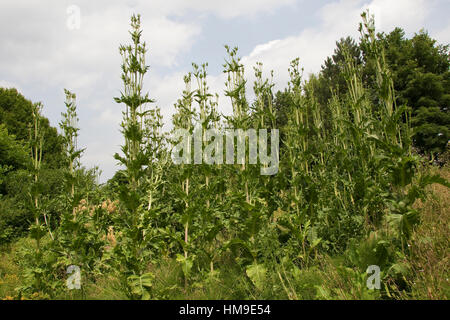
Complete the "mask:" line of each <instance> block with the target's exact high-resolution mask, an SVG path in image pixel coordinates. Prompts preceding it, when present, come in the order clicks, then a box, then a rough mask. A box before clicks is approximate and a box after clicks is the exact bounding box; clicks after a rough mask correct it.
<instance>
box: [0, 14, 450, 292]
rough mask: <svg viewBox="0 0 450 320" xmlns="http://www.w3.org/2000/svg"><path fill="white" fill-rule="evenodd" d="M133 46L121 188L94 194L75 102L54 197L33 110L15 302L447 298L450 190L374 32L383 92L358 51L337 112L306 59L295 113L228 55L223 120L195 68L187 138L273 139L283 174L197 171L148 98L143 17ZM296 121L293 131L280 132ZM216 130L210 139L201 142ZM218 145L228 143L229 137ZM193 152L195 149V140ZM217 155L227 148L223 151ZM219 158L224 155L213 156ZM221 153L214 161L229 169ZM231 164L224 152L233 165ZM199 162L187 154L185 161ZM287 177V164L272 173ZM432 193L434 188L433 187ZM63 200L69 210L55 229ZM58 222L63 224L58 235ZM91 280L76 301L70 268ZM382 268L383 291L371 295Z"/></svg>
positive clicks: (296, 83) (373, 59)
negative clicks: (256, 133)
mask: <svg viewBox="0 0 450 320" xmlns="http://www.w3.org/2000/svg"><path fill="white" fill-rule="evenodd" d="M131 25H132V30H131V32H130V33H131V37H132V44H131V45H129V46H121V47H120V53H121V54H122V57H123V65H122V71H123V75H122V80H123V85H124V87H123V90H122V92H121V96H120V97H118V98H115V101H116V102H117V103H119V104H121V105H124V106H125V110H124V112H123V121H122V123H121V127H122V133H123V135H124V140H125V142H124V145H123V146H122V152H121V154H116V155H115V158H116V160H117V161H118V162H119V163H120V164H121V165H122V168H123V170H120V171H119V172H118V173H117V174H116V176H115V177H114V179H112V180H111V181H110V183H109V184H108V185H106V186H92V185H91V186H90V187H86V186H84V185H83V184H81V183H80V177H79V172H80V171H79V170H80V164H79V161H78V159H79V157H80V155H81V154H82V152H83V151H82V150H79V149H78V148H77V143H76V137H77V134H78V129H77V128H76V125H75V123H76V119H77V114H76V96H75V95H74V94H73V93H71V92H69V91H66V110H67V111H66V112H65V113H63V120H62V121H61V123H60V127H61V130H62V132H63V137H64V145H65V151H66V158H67V165H66V170H65V177H64V181H65V193H62V195H60V196H58V197H55V199H50V200H48V199H44V198H43V197H41V196H40V195H41V192H40V191H41V189H42V185H41V184H40V172H41V161H42V152H41V151H42V148H43V143H45V141H43V139H42V135H41V131H40V124H41V119H42V117H41V107H42V106H41V105H40V104H36V105H35V108H34V109H33V121H34V122H33V127H32V128H31V131H30V132H31V133H32V134H31V135H30V146H31V150H32V157H31V160H32V174H33V178H34V179H33V181H34V182H33V183H32V184H31V187H30V191H29V196H30V204H29V205H30V207H31V208H32V212H33V214H34V222H33V224H32V226H31V228H30V231H29V236H28V237H27V238H22V239H20V240H18V241H16V242H13V243H10V244H8V245H6V246H5V247H4V248H3V249H2V250H3V251H2V259H1V262H0V281H1V283H0V297H4V298H6V299H410V298H417V299H447V298H448V296H449V283H448V279H447V278H448V265H449V261H448V256H449V255H448V247H449V246H448V239H449V237H448V232H449V231H448V230H449V229H448V215H449V208H448V206H449V203H448V198H449V194H448V189H447V188H448V185H449V184H448V176H449V169H448V168H444V169H442V170H437V169H436V168H433V167H430V166H429V165H428V164H424V160H423V159H422V158H421V157H420V156H419V155H417V154H415V153H414V152H413V149H412V131H411V128H410V111H409V109H408V106H404V105H397V103H396V101H397V100H396V99H395V90H394V85H393V80H392V75H391V72H390V70H389V68H388V66H387V64H386V61H385V55H384V49H383V47H382V46H381V45H380V43H379V42H378V41H376V36H375V30H374V22H373V19H371V18H370V17H368V16H367V15H366V14H364V15H363V22H362V24H361V26H360V31H361V45H362V46H363V47H364V48H365V57H364V58H365V59H366V61H367V63H370V64H371V65H372V66H373V72H374V73H373V75H372V76H373V84H372V86H371V87H368V86H366V85H365V84H364V82H363V81H362V76H363V75H362V72H361V69H360V67H359V65H358V64H356V63H355V61H354V60H353V59H352V57H351V55H350V53H348V52H347V53H346V51H345V48H344V54H345V61H344V62H343V63H342V64H341V65H340V68H341V69H340V71H341V72H342V74H343V75H344V77H345V79H346V85H347V89H348V90H347V91H346V93H345V94H343V95H338V94H337V93H336V94H334V95H333V97H332V98H331V99H330V100H329V101H328V103H327V105H326V108H324V106H323V105H321V104H319V103H318V102H317V99H316V96H315V87H314V83H313V82H308V81H304V80H303V79H302V70H301V69H300V60H298V59H296V60H294V61H292V63H291V67H290V69H289V72H290V76H291V80H290V82H289V85H288V88H286V90H285V95H286V97H287V102H286V105H284V106H283V108H284V109H283V110H284V111H283V112H284V114H280V113H281V112H282V110H281V109H279V108H275V105H276V103H275V101H274V100H275V98H274V94H273V92H272V88H273V84H272V82H271V79H264V78H263V66H262V64H258V65H257V66H255V68H254V72H255V77H256V81H255V83H254V85H253V91H254V94H255V100H254V101H253V102H249V101H248V100H247V97H246V80H245V77H244V67H243V65H242V64H241V63H240V59H239V57H238V52H237V49H236V48H229V47H226V49H227V53H228V58H227V60H226V63H225V65H224V73H225V74H226V75H227V76H228V77H227V82H226V84H225V85H226V90H225V93H226V96H227V97H228V98H229V99H230V100H231V103H232V106H233V114H232V115H230V116H228V117H224V116H221V115H220V114H219V113H218V111H217V109H218V102H217V99H216V97H215V96H214V95H213V94H212V93H210V92H209V91H208V90H209V88H208V86H207V64H204V65H202V66H198V65H196V64H193V71H192V72H191V73H189V74H188V75H186V77H185V78H184V80H185V83H186V89H185V90H184V91H183V93H182V97H181V98H180V100H179V101H178V103H177V104H176V109H177V113H176V114H175V116H174V117H173V125H174V130H177V129H178V130H179V129H183V130H185V131H187V132H189V133H190V134H193V135H196V134H197V133H198V132H200V139H198V140H197V143H198V141H200V142H199V143H200V148H201V150H203V151H205V152H206V150H210V148H209V147H210V140H211V137H207V136H206V135H202V133H203V132H205V130H207V129H216V130H217V131H219V130H223V129H226V128H235V129H243V130H248V129H256V130H258V129H268V130H269V135H268V136H260V137H259V138H260V139H262V138H264V139H266V140H267V139H269V140H271V141H277V140H276V137H277V134H276V130H275V129H279V132H280V147H279V149H276V150H275V149H274V147H273V145H274V144H272V147H271V148H270V150H266V151H270V152H277V159H279V167H278V172H277V174H275V175H262V174H261V172H262V171H261V167H262V168H263V169H267V168H268V166H269V163H267V162H264V161H261V160H260V161H259V162H258V163H257V164H249V158H250V157H251V155H250V153H248V154H245V155H241V156H242V157H243V160H245V161H242V162H241V163H239V164H215V165H207V164H205V163H203V164H202V163H199V164H195V165H194V164H191V165H189V164H186V163H185V164H181V165H176V164H174V162H173V161H172V160H173V158H172V157H171V151H172V149H171V147H172V145H174V144H176V143H177V142H178V141H175V140H174V139H173V136H172V135H168V134H165V133H163V132H162V122H161V121H162V118H161V115H160V113H159V109H158V108H157V107H154V105H153V102H154V101H153V100H152V99H151V98H150V97H149V95H148V94H146V93H144V92H143V81H144V76H145V75H146V73H147V72H148V70H149V68H148V67H147V65H146V62H145V61H146V60H145V57H146V52H147V49H146V45H145V43H142V42H141V36H142V30H141V29H140V18H139V16H133V17H132V24H131ZM281 116H283V117H286V118H287V121H285V123H283V124H282V125H281V126H279V125H280V122H279V119H280V118H281ZM200 129H202V130H200ZM215 139H217V137H216V138H215ZM187 145H188V147H187V149H186V150H191V148H194V145H192V142H191V141H190V140H188V142H187ZM210 151H211V150H210ZM212 151H214V150H212ZM220 153H222V151H218V150H217V149H216V150H215V151H214V152H212V153H211V154H213V155H214V157H218V156H220ZM222 155H223V154H222ZM183 156H186V154H183ZM272 165H273V163H272ZM430 186H431V187H430ZM48 201H51V203H52V205H53V206H57V208H58V210H57V212H58V214H57V215H56V216H55V215H54V216H52V215H51V214H50V213H49V212H48V211H47V210H46V208H47V207H48ZM50 221H53V224H52V223H51V222H50ZM69 266H77V267H79V268H80V271H81V288H80V289H78V290H77V289H74V290H69V288H68V287H67V283H66V281H67V279H68V277H69V275H68V274H67V268H68V267H69ZM370 266H377V268H379V270H380V275H379V276H380V287H379V288H378V289H377V288H375V289H374V288H369V286H368V282H367V280H368V276H369V274H368V273H367V270H368V268H369V267H370Z"/></svg>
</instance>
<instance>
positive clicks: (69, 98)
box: [59, 89, 84, 210]
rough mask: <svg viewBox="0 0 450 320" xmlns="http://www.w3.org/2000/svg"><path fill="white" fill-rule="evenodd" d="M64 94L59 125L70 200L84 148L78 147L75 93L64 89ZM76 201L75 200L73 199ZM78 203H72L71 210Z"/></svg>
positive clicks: (73, 195) (73, 194)
mask: <svg viewBox="0 0 450 320" xmlns="http://www.w3.org/2000/svg"><path fill="white" fill-rule="evenodd" d="M64 93H65V95H66V101H65V106H66V112H63V113H61V115H62V118H63V119H62V121H61V122H60V124H59V126H60V128H61V130H62V132H63V138H64V146H65V153H66V157H67V162H68V168H67V169H68V175H67V177H66V182H67V184H68V187H69V190H70V196H71V197H72V200H74V197H75V188H76V170H77V169H79V167H80V157H81V155H82V154H83V152H84V149H78V132H79V130H80V129H79V128H78V121H79V119H78V115H77V97H76V94H75V93H72V92H70V91H69V90H67V89H64ZM75 201H76V200H75ZM77 205H78V203H73V210H74V209H75V206H77Z"/></svg>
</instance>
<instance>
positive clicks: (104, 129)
mask: <svg viewBox="0 0 450 320" xmlns="http://www.w3.org/2000/svg"><path fill="white" fill-rule="evenodd" d="M366 9H369V10H370V13H372V14H374V16H375V21H376V28H377V31H384V32H390V31H392V30H393V29H394V28H395V27H401V28H403V29H404V30H405V32H406V35H407V37H411V36H413V35H414V33H416V32H418V31H419V30H421V29H424V30H426V31H427V32H428V33H429V34H430V36H431V37H433V38H434V39H436V40H438V42H439V43H441V44H449V43H450V19H448V14H449V13H450V0H396V1H392V0H369V1H363V0H328V1H325V0H314V1H307V0H227V1H221V0H220V1H215V0H189V1H187V0H152V1H144V0H123V1H119V0H96V1H88V0H78V1H75V0H60V1H54V0H53V1H52V0H40V1H32V0H1V2H0V87H14V88H17V89H18V90H19V91H20V92H21V93H22V94H23V95H24V96H25V97H26V98H27V99H30V100H31V101H33V102H37V101H42V102H43V104H44V115H45V116H46V117H48V118H49V119H50V123H51V125H52V126H55V127H58V123H59V121H60V120H61V112H64V111H65V110H64V109H65V106H64V88H66V89H69V90H70V91H72V92H75V93H76V95H77V107H78V115H79V119H80V120H79V127H80V136H79V146H81V147H83V148H86V151H85V153H84V154H83V157H82V159H81V160H82V164H83V165H84V166H86V167H87V168H92V167H94V166H99V168H100V169H101V170H102V176H101V178H100V181H101V182H105V181H107V179H109V178H111V177H112V176H113V174H114V172H115V171H116V170H117V169H118V167H117V163H116V160H114V158H113V155H114V154H115V153H116V152H120V145H121V144H122V143H123V138H122V136H121V133H120V122H121V118H122V111H123V110H124V106H123V105H119V104H117V103H115V102H114V100H113V98H114V97H118V96H120V90H121V88H122V83H121V79H120V75H121V68H120V65H121V56H120V54H119V50H118V47H119V45H120V44H128V43H130V37H129V34H128V30H129V28H130V27H129V23H130V16H131V15H132V14H133V13H139V14H141V16H142V18H141V19H142V27H143V35H142V39H143V40H144V41H145V42H146V43H147V46H148V48H149V52H148V53H147V58H146V59H147V63H148V64H149V65H150V70H149V72H148V73H147V75H146V78H145V79H144V83H145V87H144V89H145V90H146V91H147V92H148V93H149V96H150V97H151V98H152V99H155V100H156V103H155V104H154V105H157V106H158V107H160V109H161V112H162V115H163V117H164V123H165V128H166V130H168V128H170V126H171V119H172V115H173V113H174V111H175V109H174V104H175V102H176V101H177V99H179V98H180V96H181V93H182V90H183V88H184V83H183V76H184V75H185V74H186V73H188V72H189V71H191V70H192V67H191V63H192V62H195V63H197V64H202V63H204V62H208V64H209V68H208V70H209V77H208V85H209V87H210V92H212V93H218V94H219V96H220V99H219V110H220V111H221V112H222V113H223V114H229V113H230V112H231V107H230V103H229V101H227V99H226V97H224V94H223V90H224V88H225V86H224V82H225V78H224V74H223V72H222V69H223V67H222V65H223V63H224V58H225V57H226V51H225V49H224V45H225V44H228V45H230V46H232V47H234V46H237V47H238V48H239V55H240V56H241V57H242V63H243V64H244V65H245V70H246V71H245V75H246V79H247V80H248V83H249V89H251V84H252V82H253V79H254V76H253V66H255V65H256V62H262V63H263V68H264V75H265V76H269V74H270V71H271V70H273V71H274V78H273V81H274V83H275V90H277V89H283V88H284V87H286V85H287V82H288V78H289V74H288V67H289V63H290V61H291V60H293V59H295V58H297V57H299V58H300V64H301V67H303V68H304V73H305V75H306V76H307V75H308V74H311V73H317V72H319V71H320V68H321V65H322V64H323V61H324V60H325V58H326V57H327V56H330V55H331V54H333V51H334V48H335V43H336V41H337V40H339V39H340V38H342V37H346V36H352V37H353V38H355V39H358V38H359V33H358V25H359V22H360V20H361V18H360V14H361V13H362V12H363V11H364V10H366ZM249 91H251V90H249Z"/></svg>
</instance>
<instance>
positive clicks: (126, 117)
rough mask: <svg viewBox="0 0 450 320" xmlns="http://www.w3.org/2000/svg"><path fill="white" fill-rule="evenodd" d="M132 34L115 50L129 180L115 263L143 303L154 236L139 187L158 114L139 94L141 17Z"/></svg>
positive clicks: (142, 57)
mask: <svg viewBox="0 0 450 320" xmlns="http://www.w3.org/2000/svg"><path fill="white" fill-rule="evenodd" d="M130 35H131V39H132V43H131V44H130V45H126V46H125V45H121V46H120V47H119V52H120V54H121V56H122V82H123V90H122V92H121V96H120V97H118V98H114V100H115V101H116V102H117V103H119V104H124V105H125V111H123V112H122V114H123V120H122V123H121V127H122V133H123V135H124V139H125V144H124V145H123V146H122V148H121V149H122V153H123V155H122V156H121V155H119V154H118V153H116V154H115V156H114V157H115V159H116V160H117V161H119V163H121V164H122V165H123V166H124V167H125V170H124V175H125V179H126V181H127V183H126V184H124V185H120V191H119V199H120V205H121V211H122V214H121V215H118V216H116V219H115V222H116V224H117V226H116V227H118V229H120V231H119V232H121V235H122V236H121V237H119V239H118V241H119V242H120V245H118V246H116V247H115V248H114V255H115V259H114V261H116V263H117V266H118V270H117V271H118V272H119V274H120V278H121V281H122V284H123V285H124V287H125V288H126V292H127V294H128V295H129V296H130V297H134V298H144V299H147V298H149V297H150V288H151V281H152V279H153V277H154V276H153V274H151V273H145V271H146V266H147V263H148V261H149V259H150V256H151V254H152V253H151V252H150V251H149V250H147V247H148V244H149V241H150V239H151V237H152V234H151V233H149V232H147V230H148V229H149V226H150V223H151V221H150V214H149V211H148V206H149V205H150V206H151V204H150V201H149V197H150V195H149V194H147V193H146V192H145V190H143V188H141V187H142V186H143V184H144V182H145V180H146V174H147V173H148V172H149V170H147V169H148V165H149V159H148V156H149V154H148V151H149V150H150V151H152V147H149V146H148V143H149V142H151V141H149V137H150V138H151V137H152V135H153V133H151V132H152V131H153V129H155V132H154V133H156V131H157V130H156V127H158V126H159V124H158V121H160V119H158V115H157V111H156V110H155V111H153V119H152V115H151V112H150V110H148V108H147V105H148V104H149V103H153V102H154V100H152V99H150V98H149V94H148V93H144V92H143V90H144V89H143V85H144V76H145V75H146V73H147V72H148V70H149V66H147V65H146V53H147V51H148V50H147V47H146V43H145V42H142V41H141V36H142V29H141V17H140V15H133V16H132V17H131V31H130ZM146 119H147V122H146ZM146 125H147V127H145V126H146ZM152 127H153V128H152ZM146 131H147V132H146ZM149 132H150V133H149ZM146 133H147V136H146ZM146 144H147V145H146ZM150 171H152V170H151V169H150ZM154 173H155V172H154ZM150 179H152V178H150ZM153 179H156V183H158V180H159V179H158V178H156V177H155V176H154V177H153ZM153 183H155V180H154V181H153Z"/></svg>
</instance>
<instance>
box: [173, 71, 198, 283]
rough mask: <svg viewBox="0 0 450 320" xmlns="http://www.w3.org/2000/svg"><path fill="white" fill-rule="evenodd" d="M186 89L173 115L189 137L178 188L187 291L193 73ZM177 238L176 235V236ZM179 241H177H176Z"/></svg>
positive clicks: (190, 261)
mask: <svg viewBox="0 0 450 320" xmlns="http://www.w3.org/2000/svg"><path fill="white" fill-rule="evenodd" d="M183 80H184V85H185V89H184V90H183V93H182V97H181V98H180V99H178V101H177V103H176V104H175V110H176V113H175V114H174V115H173V119H172V122H173V125H174V130H178V129H182V130H185V131H186V133H187V134H188V137H181V139H182V140H183V143H185V146H184V147H185V148H184V150H183V155H182V157H183V158H184V159H185V161H184V162H186V163H182V164H181V166H180V171H181V181H180V182H179V185H178V186H177V188H181V192H179V194H181V199H182V201H181V206H182V214H181V217H180V218H181V224H182V225H183V233H184V242H180V244H181V245H182V247H183V251H184V255H180V254H179V255H178V256H177V261H178V262H179V263H180V264H181V265H182V269H183V273H184V280H185V281H184V287H185V290H187V286H188V277H189V273H190V270H191V268H192V265H193V257H189V245H190V242H189V228H190V225H191V222H192V218H193V214H194V212H193V208H192V203H191V202H192V201H191V199H192V194H191V187H192V186H191V183H192V172H193V166H192V154H193V148H194V145H193V141H192V138H191V137H192V135H193V134H194V131H195V115H196V113H195V110H194V108H193V102H194V95H195V91H194V90H192V73H191V72H189V73H188V74H187V75H185V76H184V79H183ZM171 142H172V144H173V145H175V144H178V143H179V141H171ZM175 237H176V235H175ZM175 240H177V239H175Z"/></svg>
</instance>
